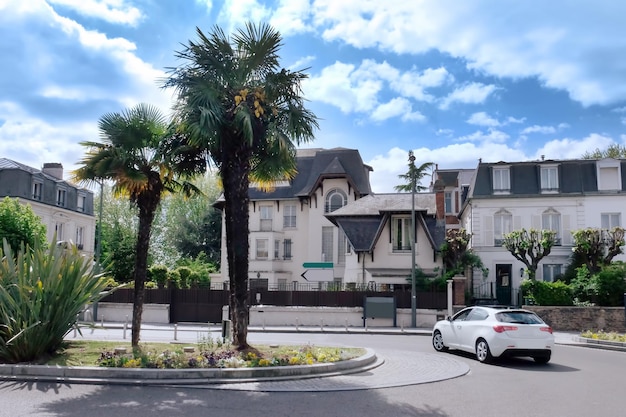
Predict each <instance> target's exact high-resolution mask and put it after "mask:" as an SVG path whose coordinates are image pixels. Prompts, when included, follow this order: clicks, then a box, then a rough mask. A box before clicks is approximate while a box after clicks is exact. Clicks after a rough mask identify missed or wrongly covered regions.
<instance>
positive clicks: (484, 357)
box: [476, 339, 493, 363]
mask: <svg viewBox="0 0 626 417" xmlns="http://www.w3.org/2000/svg"><path fill="white" fill-rule="evenodd" d="M476 359H478V362H482V363H487V362H491V360H492V359H493V356H491V351H490V350H489V344H488V343H487V341H486V340H485V339H478V340H477V341H476Z"/></svg>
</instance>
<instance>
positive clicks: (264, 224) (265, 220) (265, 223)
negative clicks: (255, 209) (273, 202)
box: [259, 206, 272, 232]
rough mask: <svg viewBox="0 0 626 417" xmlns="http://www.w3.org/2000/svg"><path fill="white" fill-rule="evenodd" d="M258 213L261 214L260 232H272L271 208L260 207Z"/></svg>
mask: <svg viewBox="0 0 626 417" xmlns="http://www.w3.org/2000/svg"><path fill="white" fill-rule="evenodd" d="M259 211H260V212H261V231H262V232H270V231H272V206H261V207H259Z"/></svg>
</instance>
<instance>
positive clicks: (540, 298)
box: [520, 279, 573, 306]
mask: <svg viewBox="0 0 626 417" xmlns="http://www.w3.org/2000/svg"><path fill="white" fill-rule="evenodd" d="M520 288H521V290H522V294H524V296H527V297H530V298H532V299H533V300H534V302H535V303H536V304H538V305H542V306H571V305H572V304H573V297H572V296H573V291H572V288H571V287H570V286H569V285H567V284H566V283H564V282H562V281H555V282H544V281H536V280H531V279H525V280H523V281H522V283H521V285H520Z"/></svg>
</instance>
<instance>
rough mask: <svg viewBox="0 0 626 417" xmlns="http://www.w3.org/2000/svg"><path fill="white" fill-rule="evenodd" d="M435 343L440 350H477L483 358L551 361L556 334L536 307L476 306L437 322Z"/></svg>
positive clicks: (488, 359)
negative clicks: (523, 357) (537, 311)
mask: <svg viewBox="0 0 626 417" xmlns="http://www.w3.org/2000/svg"><path fill="white" fill-rule="evenodd" d="M433 347H434V348H435V350H436V351H438V352H445V351H447V350H448V349H458V350H463V351H466V352H470V353H474V354H476V359H478V361H479V362H489V361H491V360H492V359H493V358H496V357H503V356H530V357H532V358H533V359H534V360H535V362H537V363H548V362H549V361H550V358H551V356H552V348H553V347H554V335H553V334H552V328H551V327H550V326H548V325H547V324H546V323H544V321H543V320H542V319H541V318H540V317H539V316H538V315H537V314H535V313H534V312H532V311H529V310H523V309H513V308H498V307H483V306H473V307H467V308H464V309H463V310H461V311H459V312H458V313H456V314H455V315H454V316H452V317H448V318H447V319H446V320H440V321H438V322H437V323H436V324H435V327H434V328H433Z"/></svg>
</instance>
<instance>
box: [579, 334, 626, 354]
mask: <svg viewBox="0 0 626 417" xmlns="http://www.w3.org/2000/svg"><path fill="white" fill-rule="evenodd" d="M574 340H575V341H576V342H577V343H579V344H580V346H584V347H590V348H595V349H606V350H615V351H620V352H626V343H624V342H614V341H611V340H599V339H591V338H589V337H582V336H576V337H575V338H574Z"/></svg>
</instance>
